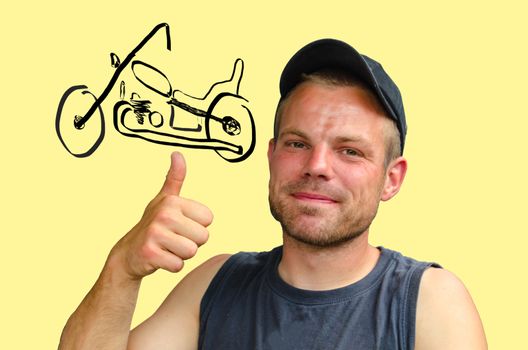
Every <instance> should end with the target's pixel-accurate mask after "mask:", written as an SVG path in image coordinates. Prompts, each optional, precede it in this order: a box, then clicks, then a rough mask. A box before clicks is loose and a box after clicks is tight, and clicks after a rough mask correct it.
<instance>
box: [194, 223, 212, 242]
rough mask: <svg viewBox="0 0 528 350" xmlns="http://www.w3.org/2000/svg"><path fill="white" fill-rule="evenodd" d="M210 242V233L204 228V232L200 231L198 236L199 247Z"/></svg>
mask: <svg viewBox="0 0 528 350" xmlns="http://www.w3.org/2000/svg"><path fill="white" fill-rule="evenodd" d="M208 240H209V231H208V230H207V229H206V228H205V227H204V228H203V230H200V232H198V234H197V236H196V243H197V244H198V245H202V244H205V243H206V242H207V241H208Z"/></svg>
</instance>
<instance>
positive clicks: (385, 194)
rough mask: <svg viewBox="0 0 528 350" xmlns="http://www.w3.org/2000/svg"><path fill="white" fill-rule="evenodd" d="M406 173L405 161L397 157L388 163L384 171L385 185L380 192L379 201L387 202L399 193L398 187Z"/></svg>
mask: <svg viewBox="0 0 528 350" xmlns="http://www.w3.org/2000/svg"><path fill="white" fill-rule="evenodd" d="M406 173H407V160H406V159H405V158H403V157H398V158H396V159H394V160H393V161H391V162H390V164H389V166H388V167H387V170H386V174H385V175H386V176H385V184H384V186H383V191H382V192H381V200H382V201H388V200H389V199H391V198H392V197H394V196H395V195H396V193H398V191H400V187H401V185H402V183H403V179H404V178H405V174H406Z"/></svg>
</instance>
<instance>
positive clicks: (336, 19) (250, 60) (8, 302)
mask: <svg viewBox="0 0 528 350" xmlns="http://www.w3.org/2000/svg"><path fill="white" fill-rule="evenodd" d="M522 3H523V2H521V1H518V2H516V1H501V2H486V1H466V2H463V1H443V2H438V3H436V4H433V3H432V2H425V1H371V2H367V1H361V2H360V1H342V2H339V1H332V0H327V1H317V2H308V1H302V2H301V1H299V2H293V1H291V2H288V1H284V2H272V1H259V2H251V1H240V2H234V1H208V2H201V1H195V2H193V1H185V2H183V1H163V2H161V1H160V2H155V1H152V2H146V1H144V2H135V1H126V2H121V1H104V2H103V1H88V2H73V1H72V2H66V1H65V2H63V3H60V2H56V1H49V2H37V1H34V2H33V3H31V2H18V3H16V4H15V3H13V2H11V3H9V4H4V5H3V9H2V11H1V14H0V17H1V18H0V29H1V31H0V33H1V37H2V40H1V42H2V48H1V58H0V60H1V61H0V62H1V65H0V79H1V84H0V89H1V90H0V93H1V94H0V96H1V104H2V113H1V119H2V122H1V127H0V128H1V135H2V136H1V137H0V146H1V147H0V152H1V172H0V179H1V182H0V186H1V195H0V196H1V202H0V203H1V207H0V213H1V214H0V215H1V218H2V220H1V226H0V227H1V248H2V249H1V254H0V259H1V261H0V263H1V265H0V266H1V267H2V271H3V272H2V279H1V280H2V282H1V283H2V287H1V288H0V293H1V294H0V295H1V297H0V315H1V316H0V317H1V319H0V322H1V329H2V336H1V337H0V348H2V349H52V348H56V346H57V344H58V340H59V336H60V332H61V330H62V327H63V325H64V323H65V322H66V320H67V318H68V316H69V315H70V314H71V312H72V311H73V310H74V309H75V308H76V306H77V305H78V303H79V302H80V301H81V299H82V298H83V296H84V295H85V294H86V292H88V290H89V288H90V287H91V286H92V284H93V282H94V281H95V279H96V278H97V276H98V273H99V271H100V269H101V267H102V265H103V263H104V261H105V258H106V256H107V254H108V251H109V250H110V248H111V247H112V246H113V244H114V243H115V242H116V241H117V240H118V239H119V238H120V237H121V236H122V235H123V234H124V233H126V232H127V231H128V229H129V228H130V227H131V226H133V225H134V224H135V223H136V222H137V220H138V219H139V217H140V215H141V214H142V211H143V208H144V206H145V205H146V203H147V202H148V201H149V200H150V199H151V198H152V196H154V195H155V193H156V192H157V191H158V189H159V187H160V186H161V184H162V182H163V179H164V176H165V172H166V169H167V168H168V165H169V154H170V152H171V151H172V150H173V148H171V147H167V146H160V145H154V144H151V143H147V142H144V141H140V140H136V139H131V138H126V137H124V136H122V135H120V134H118V133H117V132H116V131H115V129H114V128H113V126H112V123H111V104H110V103H106V104H105V105H104V107H105V115H106V126H107V133H106V137H105V139H104V141H103V143H102V144H101V146H100V147H99V149H98V150H97V151H96V152H95V153H94V154H93V155H92V156H91V157H89V158H86V159H77V158H74V157H72V156H71V155H69V154H68V153H67V152H66V151H65V150H64V148H63V147H62V146H61V144H60V143H59V141H58V138H57V136H56V134H55V130H54V118H55V113H56V108H57V105H58V101H59V99H60V97H61V95H62V93H63V92H64V91H65V89H66V88H67V87H69V86H71V85H76V84H83V83H84V84H87V85H88V86H89V87H90V89H91V91H93V92H94V93H99V92H100V91H102V89H103V88H104V86H105V84H106V83H107V81H108V79H109V77H110V75H111V74H112V68H111V67H110V60H109V56H108V54H109V53H110V52H111V51H114V52H116V53H117V54H118V55H120V57H121V58H124V57H125V55H126V54H127V53H128V52H129V50H131V49H132V48H133V47H134V46H135V45H136V44H137V43H138V42H139V40H140V39H141V38H143V37H144V36H145V35H146V33H147V32H148V31H149V30H150V29H151V28H152V27H153V26H154V25H155V24H157V23H160V22H167V23H169V24H170V26H171V33H172V43H173V50H172V53H171V54H170V57H169V58H168V59H167V60H166V61H165V62H169V61H170V62H171V64H170V68H168V70H169V71H170V77H171V82H172V83H173V87H176V88H180V89H182V90H184V91H185V92H188V93H190V94H194V95H196V96H200V95H203V94H204V93H205V92H206V90H207V89H208V88H209V86H210V84H211V83H213V82H215V81H219V80H223V79H226V78H228V77H229V75H230V74H231V69H232V64H233V62H234V60H235V59H236V58H237V57H242V58H243V59H244V60H245V64H246V70H245V73H244V78H243V80H242V84H241V90H240V92H241V94H242V95H243V96H244V97H246V98H247V99H248V100H249V101H250V108H251V110H252V112H253V115H254V117H255V121H256V123H257V146H256V149H255V152H254V154H253V155H252V156H251V157H250V158H249V159H248V160H246V161H244V162H242V163H238V164H230V163H227V162H225V161H223V160H222V159H221V158H220V157H218V156H217V155H216V154H215V153H214V152H212V151H204V150H202V151H200V150H190V149H184V148H180V151H182V153H183V154H184V155H185V157H186V159H187V165H188V177H187V180H186V183H185V185H184V188H183V192H182V195H184V196H186V197H191V198H194V199H196V200H198V201H201V202H203V203H205V204H206V205H208V206H209V207H210V208H211V210H212V211H213V212H214V214H215V221H214V223H213V225H212V226H211V230H210V231H211V239H210V242H209V243H208V244H207V245H206V246H204V247H203V248H201V250H200V251H199V253H198V255H197V256H196V257H195V258H194V259H192V260H191V261H189V262H188V263H187V265H186V268H185V271H184V272H183V274H184V273H185V272H187V271H189V270H190V269H191V268H193V267H194V266H196V265H197V264H199V263H200V262H202V261H204V260H205V259H206V258H208V257H210V256H212V255H214V254H217V253H221V252H236V251H239V250H264V249H269V248H271V247H273V246H275V245H277V244H279V243H280V234H279V226H278V225H277V224H276V223H275V222H274V221H273V220H272V218H271V216H270V215H269V214H268V212H269V211H268V207H267V188H266V184H267V177H268V170H267V161H266V157H265V152H266V146H267V140H268V139H269V138H270V137H271V133H272V128H271V125H272V116H273V113H274V109H275V105H276V101H277V97H278V88H277V85H278V78H279V74H280V72H281V69H282V67H283V66H284V64H285V63H286V61H287V60H288V58H289V57H290V56H291V55H292V54H293V53H294V52H295V51H296V50H297V49H299V48H300V47H301V46H302V45H304V44H305V43H307V42H308V41H311V40H313V39H317V38H321V37H336V38H340V39H344V40H346V41H348V42H350V43H352V44H353V45H354V46H355V47H356V48H357V49H358V50H360V51H361V52H363V53H366V54H367V55H369V56H371V57H373V58H376V59H378V60H379V61H380V62H382V64H383V65H384V67H385V69H386V70H387V71H388V72H390V74H391V76H392V77H393V78H394V80H395V81H396V82H397V83H398V85H399V86H400V89H401V90H402V93H403V96H404V102H405V107H406V112H407V116H408V117H407V118H408V124H409V133H408V137H407V145H406V156H407V158H408V160H409V163H410V168H409V172H408V176H407V179H406V182H405V184H404V187H403V189H402V192H401V193H400V194H399V195H398V197H397V198H395V199H394V200H392V201H391V202H389V203H385V204H383V205H382V207H381V210H380V213H379V216H378V218H377V221H376V222H375V224H374V225H373V227H372V230H371V232H372V233H371V237H372V242H373V243H374V244H377V245H383V246H386V247H390V248H392V249H396V250H400V251H402V252H403V253H404V254H406V255H410V256H413V257H415V258H417V259H422V260H433V261H437V262H439V263H441V264H442V265H443V266H444V267H445V268H447V269H449V270H452V271H454V272H455V273H456V274H457V275H458V276H460V277H461V279H462V280H463V281H464V282H465V284H466V286H467V287H468V289H469V290H470V292H471V294H472V295H473V298H474V300H475V302H476V304H477V306H478V310H479V312H480V314H481V317H482V319H483V322H484V326H485V329H486V333H487V337H488V342H489V345H490V348H491V349H527V348H528V340H527V339H526V336H525V334H524V333H525V332H526V325H527V323H526V314H527V312H528V307H527V302H526V295H528V288H527V283H526V275H527V274H526V271H525V268H526V266H527V264H526V262H525V257H526V256H527V255H528V254H527V253H526V249H527V248H526V247H525V245H526V244H527V243H528V238H527V237H526V236H527V234H528V229H527V224H526V207H527V206H526V197H527V195H528V192H527V189H526V169H527V168H526V162H527V157H526V151H527V150H528V142H527V141H526V132H527V131H528V130H527V126H528V113H527V107H526V100H527V98H526V94H527V88H526V87H527V83H526V82H527V81H528V74H527V73H528V68H527V62H528V55H527V46H526V42H527V34H528V25H527V24H526V23H527V19H526V17H527V15H528V12H527V9H526V8H525V6H524V5H521V4H522ZM164 54H165V53H164ZM183 274H170V273H168V272H164V271H163V272H158V273H156V274H154V275H153V276H150V277H149V278H147V279H145V280H144V282H143V286H142V289H141V294H140V300H139V303H138V307H137V311H136V314H135V317H134V324H137V323H138V322H140V321H141V320H143V319H144V318H146V317H147V316H148V315H150V314H151V313H152V312H153V311H154V310H155V309H156V307H157V306H158V305H159V304H160V302H161V301H162V300H163V298H164V297H165V296H166V294H167V293H168V292H169V291H170V289H171V288H172V287H173V286H174V284H175V283H176V282H177V281H178V280H179V279H180V278H181V276H182V275H183Z"/></svg>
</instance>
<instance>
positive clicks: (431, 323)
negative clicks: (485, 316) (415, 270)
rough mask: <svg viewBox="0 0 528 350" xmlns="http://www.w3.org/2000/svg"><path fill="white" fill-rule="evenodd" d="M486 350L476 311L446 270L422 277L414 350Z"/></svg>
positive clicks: (468, 297)
mask: <svg viewBox="0 0 528 350" xmlns="http://www.w3.org/2000/svg"><path fill="white" fill-rule="evenodd" d="M445 348H456V349H487V345H486V338H485V335H484V329H483V326H482V322H481V320H480V317H479V314H478V312H477V308H476V307H475V304H474V303H473V300H472V298H471V295H470V293H469V292H468V290H467V289H466V287H465V286H464V284H463V283H462V281H461V280H460V279H459V278H458V277H457V276H456V275H455V274H454V273H452V272H450V271H448V270H445V269H427V270H426V271H425V272H424V273H423V276H422V281H421V283H420V289H419V294H418V302H417V312H416V349H417V350H420V349H445Z"/></svg>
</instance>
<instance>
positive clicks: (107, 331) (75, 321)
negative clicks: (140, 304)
mask: <svg viewBox="0 0 528 350" xmlns="http://www.w3.org/2000/svg"><path fill="white" fill-rule="evenodd" d="M185 170H186V167H185V160H184V159H183V156H182V155H181V154H178V153H173V154H172V156H171V168H170V170H169V172H168V174H167V178H166V179H165V183H164V184H163V187H162V189H161V191H160V193H159V194H158V195H157V196H156V197H155V198H154V199H153V200H152V201H151V202H150V203H149V205H148V206H147V208H146V209H145V213H144V214H143V216H142V218H141V220H140V221H139V222H138V224H137V225H135V226H134V227H133V228H132V229H131V230H130V232H128V233H127V234H126V235H125V236H124V237H123V238H122V239H121V240H119V242H117V244H116V245H115V246H114V247H113V248H112V250H111V252H110V254H109V256H108V259H107V261H106V264H105V266H104V268H103V270H102V272H101V274H100V276H99V278H98V280H97V282H96V283H95V285H94V286H93V288H92V289H91V290H90V292H89V293H88V294H87V296H86V297H85V298H84V300H83V301H82V302H81V304H80V305H79V307H78V308H77V310H76V311H75V312H74V313H73V314H72V316H71V317H70V318H69V320H68V322H67V324H66V326H65V327H64V330H63V333H62V336H61V342H60V345H59V349H76V350H80V349H112V350H116V349H126V347H127V343H128V337H129V333H130V324H131V320H132V315H133V313H134V309H135V306H136V301H137V296H138V292H139V287H140V284H141V280H142V279H143V277H145V276H147V275H149V274H151V273H153V272H154V271H156V270H157V269H160V268H161V269H165V270H168V271H171V272H178V271H180V270H181V269H182V268H183V261H184V260H186V259H190V258H191V257H193V256H194V255H195V254H196V252H197V249H198V247H199V246H200V245H202V244H204V243H205V242H206V241H207V238H208V236H209V233H208V231H207V229H206V227H207V226H209V224H210V223H211V221H212V219H213V215H212V213H211V211H210V210H209V209H208V208H207V207H205V206H204V205H202V204H200V203H197V202H194V201H192V200H189V199H185V198H182V197H180V196H179V193H180V189H181V187H182V184H183V181H184V179H185ZM221 261H222V259H212V262H209V263H205V264H204V266H203V267H201V268H198V269H197V271H196V272H193V273H192V278H189V279H187V280H186V282H183V281H182V283H181V284H180V286H178V287H176V288H175V292H173V295H174V296H173V297H169V299H168V302H170V303H172V304H174V305H175V306H177V307H179V309H176V310H173V312H175V313H177V314H179V313H181V316H178V317H181V318H184V317H186V315H188V314H190V313H192V312H194V311H190V310H194V309H196V308H197V305H196V302H193V300H190V302H189V303H185V302H184V301H182V300H179V301H178V303H176V301H175V300H176V299H177V298H178V297H186V296H189V295H190V294H191V293H189V289H192V287H193V284H196V285H197V286H198V287H199V289H203V290H205V289H204V287H203V286H204V285H208V283H209V281H210V279H211V278H212V277H210V275H211V274H213V275H214V273H215V271H216V270H217V268H219V265H221ZM215 269H216V270H215ZM197 294H198V293H197ZM195 297H196V298H198V297H199V298H201V296H195ZM198 306H199V305H198ZM162 309H163V308H162ZM163 310H164V309H163ZM173 331H175V332H176V333H177V334H178V332H179V330H177V329H176V330H173ZM146 336H147V335H146V334H143V335H142V336H141V338H143V339H144V338H145V337H146ZM138 339H139V338H138Z"/></svg>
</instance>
